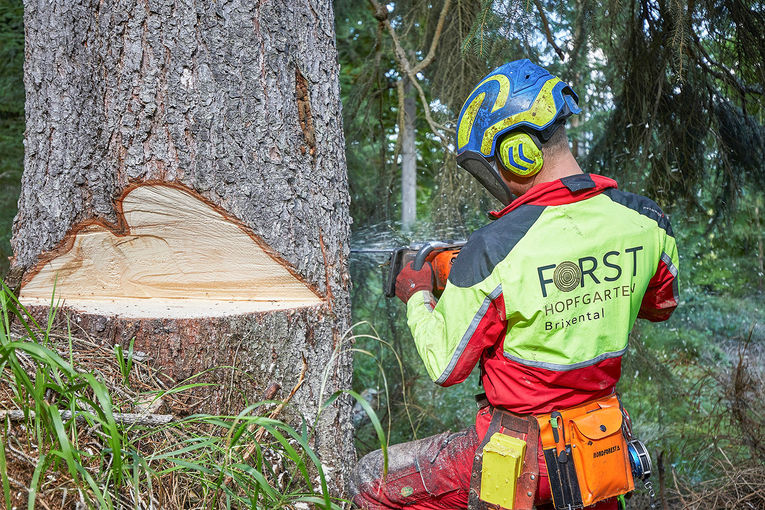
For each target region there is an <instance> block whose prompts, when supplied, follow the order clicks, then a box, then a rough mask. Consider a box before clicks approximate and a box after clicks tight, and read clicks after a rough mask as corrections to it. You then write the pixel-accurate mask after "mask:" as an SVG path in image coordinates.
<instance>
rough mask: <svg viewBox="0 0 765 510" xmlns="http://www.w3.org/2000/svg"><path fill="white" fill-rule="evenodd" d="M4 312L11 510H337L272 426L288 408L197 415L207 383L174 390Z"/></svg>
mask: <svg viewBox="0 0 765 510" xmlns="http://www.w3.org/2000/svg"><path fill="white" fill-rule="evenodd" d="M3 315H4V317H3V320H2V321H0V322H2V323H3V324H2V326H4V327H0V422H1V423H0V428H1V429H0V479H1V480H2V485H3V488H2V494H0V501H2V500H3V499H4V501H5V506H6V507H7V508H9V509H12V508H43V509H46V510H47V509H50V510H54V509H56V510H58V509H61V510H64V509H65V510H80V509H85V508H99V509H109V508H130V509H176V508H177V509H180V508H184V509H196V508H205V509H207V508H211V509H217V508H294V509H301V508H302V509H307V508H309V505H312V503H314V502H321V503H324V505H323V506H324V507H325V508H330V507H331V508H339V507H340V506H339V504H338V503H337V502H336V501H331V504H330V497H329V494H328V492H327V489H326V487H327V484H326V480H325V479H324V476H323V473H322V474H321V476H319V472H320V467H319V466H320V463H319V461H318V459H317V458H316V456H315V454H314V453H313V452H312V451H311V449H310V435H309V433H308V432H307V431H305V430H303V431H300V432H299V431H296V430H294V429H293V428H291V427H290V426H289V425H287V424H286V423H283V422H280V421H279V420H278V416H277V415H278V414H279V411H280V410H281V409H282V408H283V405H281V404H284V403H280V402H275V401H264V402H259V403H256V404H253V405H251V406H249V407H248V408H246V409H243V410H241V414H239V415H237V416H213V415H205V414H194V413H196V412H197V411H196V410H197V409H199V404H200V399H202V398H203V397H201V396H200V395H203V394H204V393H205V391H206V390H207V389H209V388H206V387H204V385H201V384H197V383H194V382H193V381H192V382H188V381H187V382H185V383H180V384H177V383H175V382H174V381H172V380H170V379H169V378H167V377H165V376H163V375H162V374H161V372H160V371H159V370H157V369H156V368H154V367H152V366H151V363H149V362H148V361H147V360H146V359H145V358H146V356H145V355H143V354H142V353H140V352H132V351H130V350H125V351H123V350H122V349H121V348H120V347H117V346H106V345H102V344H100V343H99V342H97V341H95V340H94V339H91V338H88V337H87V336H84V335H76V334H71V333H70V332H54V331H50V330H46V328H44V327H42V328H39V329H38V328H37V327H36V326H34V325H32V324H31V321H30V323H25V322H24V320H23V318H22V319H21V320H20V321H19V320H16V321H13V320H11V321H7V320H6V317H5V314H3ZM9 322H15V324H14V325H13V326H10V324H9ZM19 322H21V323H19ZM8 333H10V334H8ZM199 390H201V391H199ZM72 416H75V417H76V419H71V417H72ZM114 452H119V455H114ZM2 506H3V505H2V503H0V507H2Z"/></svg>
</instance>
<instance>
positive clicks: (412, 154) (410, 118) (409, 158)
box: [401, 77, 417, 230]
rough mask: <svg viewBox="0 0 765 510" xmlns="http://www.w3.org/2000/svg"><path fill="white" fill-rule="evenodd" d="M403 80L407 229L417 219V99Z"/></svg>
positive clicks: (403, 214)
mask: <svg viewBox="0 0 765 510" xmlns="http://www.w3.org/2000/svg"><path fill="white" fill-rule="evenodd" d="M402 80H404V125H403V128H404V132H403V133H401V228H403V229H404V230H409V229H410V228H411V227H412V225H413V224H414V222H415V220H416V219H417V148H416V147H415V139H416V136H417V133H416V131H415V125H416V124H415V121H416V119H417V100H416V99H415V98H414V96H413V95H412V93H413V89H414V87H413V86H412V82H411V80H409V78H406V77H404V78H402Z"/></svg>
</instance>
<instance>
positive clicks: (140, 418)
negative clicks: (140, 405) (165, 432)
mask: <svg viewBox="0 0 765 510" xmlns="http://www.w3.org/2000/svg"><path fill="white" fill-rule="evenodd" d="M112 416H114V421H115V422H117V423H119V424H121V425H145V426H147V427H158V426H160V425H167V424H168V423H170V422H171V421H173V420H174V419H175V416H173V415H172V414H143V413H113V414H112ZM5 418H8V419H9V420H11V421H24V420H25V419H26V416H25V415H24V411H19V410H10V411H9V410H0V420H4V419H5ZM29 418H31V419H34V418H35V412H34V411H29ZM71 419H72V412H71V411H63V412H62V413H61V420H62V421H69V420H71ZM74 419H75V420H76V421H77V422H84V421H86V420H85V417H84V416H82V415H81V414H75V415H74Z"/></svg>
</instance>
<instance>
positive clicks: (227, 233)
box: [20, 184, 322, 318]
mask: <svg viewBox="0 0 765 510" xmlns="http://www.w3.org/2000/svg"><path fill="white" fill-rule="evenodd" d="M120 203H121V211H120V214H121V215H122V218H120V219H121V220H123V221H119V222H118V224H122V225H124V226H122V227H116V226H113V227H110V226H108V225H104V224H88V225H85V226H82V227H80V228H77V227H75V229H74V231H73V233H71V234H70V237H73V239H72V240H71V242H70V243H66V244H68V245H69V249H67V250H66V251H64V252H63V253H60V254H58V255H57V256H55V257H53V258H51V259H50V260H47V261H44V262H43V263H42V267H40V268H39V269H37V271H33V276H32V277H31V279H29V280H28V281H27V282H26V283H25V284H24V285H23V286H22V289H21V293H20V299H21V302H22V303H23V304H25V305H31V306H35V305H43V304H46V303H49V302H50V300H51V296H52V295H53V293H54V287H55V299H56V300H61V301H63V303H64V304H65V305H66V306H68V307H71V308H75V309H77V310H80V311H84V312H89V313H96V314H99V315H117V316H122V317H136V318H138V317H177V318H183V317H214V316H221V315H236V314H243V313H252V312H262V311H269V310H281V309H287V308H299V307H305V306H314V305H318V304H321V302H322V300H321V298H320V297H319V296H318V295H317V294H316V293H315V292H313V291H312V290H311V289H310V288H309V287H308V286H307V285H306V284H305V283H303V282H302V281H300V279H298V278H297V277H296V276H295V275H294V273H293V272H291V271H289V270H288V269H287V268H286V267H285V263H284V262H283V261H280V260H277V259H275V258H274V257H273V256H271V255H270V254H269V253H267V252H266V250H264V248H263V247H262V244H263V243H262V242H258V240H257V237H256V236H255V235H254V234H252V233H249V232H247V231H246V230H245V229H244V227H242V226H241V225H240V224H238V223H237V222H236V221H235V220H231V219H229V218H228V217H227V215H226V214H225V213H224V212H223V211H221V210H218V209H216V208H215V207H213V206H211V205H210V204H207V203H205V202H204V201H203V200H202V199H201V198H199V197H197V196H195V194H194V193H193V192H192V191H190V190H185V189H182V188H180V187H179V186H168V185H160V184H147V185H143V186H137V187H133V188H132V189H130V190H129V191H128V192H127V193H126V195H125V196H124V197H123V198H122V200H120Z"/></svg>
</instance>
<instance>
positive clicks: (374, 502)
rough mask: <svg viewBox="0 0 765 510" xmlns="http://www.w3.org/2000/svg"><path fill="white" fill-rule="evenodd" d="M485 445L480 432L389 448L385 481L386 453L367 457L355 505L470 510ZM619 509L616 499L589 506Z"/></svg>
mask: <svg viewBox="0 0 765 510" xmlns="http://www.w3.org/2000/svg"><path fill="white" fill-rule="evenodd" d="M479 444H480V437H479V435H478V433H476V429H475V427H470V428H469V429H467V430H463V431H461V432H457V433H454V434H451V433H449V432H445V433H443V434H439V435H437V436H432V437H428V438H425V439H419V440H417V441H411V442H408V443H402V444H397V445H393V446H391V447H390V448H388V464H389V465H388V476H387V477H386V479H385V480H383V479H382V473H383V457H382V451H381V450H377V451H375V452H372V453H370V454H369V455H366V456H364V457H363V458H362V459H361V460H360V461H359V463H358V465H357V466H356V469H355V470H354V472H353V476H352V479H351V487H350V489H351V497H352V498H353V502H354V503H355V504H356V505H357V506H358V507H359V508H363V509H366V510H384V509H411V510H446V509H449V510H455V509H466V508H467V504H468V492H469V489H470V475H471V473H472V470H473V456H474V455H475V451H476V449H477V448H478V445H479ZM539 471H540V472H539V487H538V489H537V496H536V501H535V504H536V505H537V509H538V510H543V509H544V510H548V509H552V504H550V502H551V500H552V495H551V493H550V484H549V481H548V478H547V468H546V467H545V461H544V456H543V453H542V448H541V445H540V448H539ZM589 508H592V509H596V510H616V509H617V508H618V503H617V501H616V499H610V500H606V501H602V502H600V503H598V504H597V505H595V506H592V507H589Z"/></svg>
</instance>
